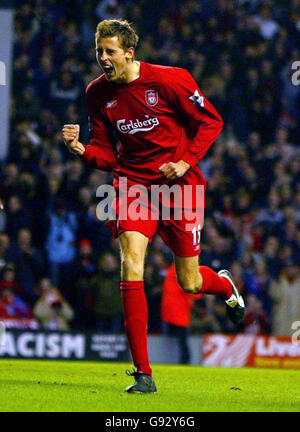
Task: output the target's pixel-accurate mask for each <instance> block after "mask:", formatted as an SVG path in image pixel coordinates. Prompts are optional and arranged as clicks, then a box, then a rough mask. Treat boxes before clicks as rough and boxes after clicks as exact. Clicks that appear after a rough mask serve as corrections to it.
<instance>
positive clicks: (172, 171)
mask: <svg viewBox="0 0 300 432" xmlns="http://www.w3.org/2000/svg"><path fill="white" fill-rule="evenodd" d="M189 168H190V165H189V164H188V163H187V162H184V161H183V160H180V161H178V162H169V163H167V164H163V165H162V166H161V167H160V168H159V170H160V171H161V172H162V173H163V174H164V175H165V176H166V177H167V178H168V179H170V180H175V179H177V178H180V177H182V176H183V175H184V174H185V173H186V172H187V170H188V169H189Z"/></svg>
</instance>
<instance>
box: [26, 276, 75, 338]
mask: <svg viewBox="0 0 300 432" xmlns="http://www.w3.org/2000/svg"><path fill="white" fill-rule="evenodd" d="M38 293H39V294H40V298H39V299H38V300H37V302H36V303H35V305H34V308H33V315H34V317H35V318H36V319H37V320H38V321H39V322H40V324H41V326H42V327H43V328H44V329H47V330H68V328H69V322H70V321H71V320H72V319H73V316H74V312H73V309H72V308H71V306H70V305H69V303H68V302H67V301H66V299H65V298H64V297H63V295H62V294H61V293H60V291H59V290H58V289H57V288H55V287H54V286H53V285H52V283H51V281H50V280H49V279H42V280H41V281H40V283H39V287H38Z"/></svg>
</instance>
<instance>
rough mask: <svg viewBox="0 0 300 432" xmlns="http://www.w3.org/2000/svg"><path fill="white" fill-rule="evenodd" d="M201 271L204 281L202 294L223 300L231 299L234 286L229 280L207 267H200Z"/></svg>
mask: <svg viewBox="0 0 300 432" xmlns="http://www.w3.org/2000/svg"><path fill="white" fill-rule="evenodd" d="M199 270H200V273H201V276H202V279H203V284H202V288H201V291H200V293H201V294H215V295H218V296H220V297H221V298H222V299H223V300H227V299H229V297H231V295H232V285H231V283H230V282H229V280H228V279H226V278H223V277H220V276H219V275H218V273H216V272H215V271H213V270H212V269H211V268H209V267H207V266H200V268H199Z"/></svg>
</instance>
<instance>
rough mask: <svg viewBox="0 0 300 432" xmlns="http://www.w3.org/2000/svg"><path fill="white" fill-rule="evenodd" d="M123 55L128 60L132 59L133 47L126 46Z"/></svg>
mask: <svg viewBox="0 0 300 432" xmlns="http://www.w3.org/2000/svg"><path fill="white" fill-rule="evenodd" d="M125 57H126V59H128V60H133V57H134V47H130V48H128V50H127V51H126V53H125Z"/></svg>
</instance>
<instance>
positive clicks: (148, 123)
mask: <svg viewBox="0 0 300 432" xmlns="http://www.w3.org/2000/svg"><path fill="white" fill-rule="evenodd" d="M145 119H146V120H139V119H136V120H135V121H132V120H129V121H128V122H127V123H126V119H122V120H118V121H117V123H116V125H117V129H118V131H120V132H122V133H124V134H127V133H128V134H129V135H134V134H136V133H137V132H149V131H151V130H152V129H153V128H155V126H158V125H159V120H158V118H157V117H150V116H149V115H147V114H146V115H145Z"/></svg>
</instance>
